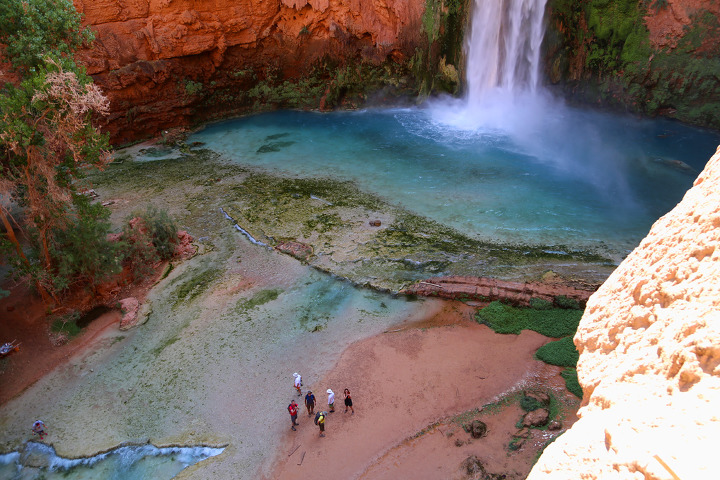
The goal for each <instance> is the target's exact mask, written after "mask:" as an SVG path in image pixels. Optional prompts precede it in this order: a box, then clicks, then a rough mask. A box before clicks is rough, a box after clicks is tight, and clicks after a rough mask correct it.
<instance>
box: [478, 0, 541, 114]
mask: <svg viewBox="0 0 720 480" xmlns="http://www.w3.org/2000/svg"><path fill="white" fill-rule="evenodd" d="M546 1H547V0H475V6H474V8H473V14H472V24H471V32H470V35H469V37H468V40H467V46H466V48H467V82H468V104H469V106H471V107H473V106H477V105H478V104H479V103H480V102H481V101H482V100H483V98H484V97H485V96H486V94H487V93H488V92H489V91H496V90H498V89H499V90H501V91H503V92H507V93H514V92H530V93H533V92H535V91H536V90H537V88H538V84H539V71H540V47H541V44H542V40H543V35H544V33H545V27H544V23H543V20H544V16H545V3H546Z"/></svg>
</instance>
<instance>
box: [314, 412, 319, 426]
mask: <svg viewBox="0 0 720 480" xmlns="http://www.w3.org/2000/svg"><path fill="white" fill-rule="evenodd" d="M319 419H320V412H317V413H315V425H317V424H318V420H319Z"/></svg>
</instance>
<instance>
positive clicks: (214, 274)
mask: <svg viewBox="0 0 720 480" xmlns="http://www.w3.org/2000/svg"><path fill="white" fill-rule="evenodd" d="M221 273H222V270H220V269H218V268H208V269H206V270H200V269H193V270H191V271H190V272H189V273H188V274H187V275H186V276H187V277H189V278H188V279H187V280H186V281H185V282H183V283H182V284H180V285H179V286H178V287H177V288H176V289H175V291H174V292H173V295H174V296H175V297H176V298H177V300H176V301H175V305H174V306H175V307H177V306H178V304H180V303H181V302H183V301H188V302H189V301H191V300H193V299H194V298H196V297H198V296H199V295H201V294H203V293H204V292H205V291H207V289H208V288H210V285H211V284H212V282H214V281H215V280H216V279H217V278H218V277H220V274H221Z"/></svg>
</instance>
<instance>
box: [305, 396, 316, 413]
mask: <svg viewBox="0 0 720 480" xmlns="http://www.w3.org/2000/svg"><path fill="white" fill-rule="evenodd" d="M305 407H306V408H307V412H308V417H309V416H311V415H312V414H313V413H314V411H315V395H313V392H312V390H308V392H307V394H305Z"/></svg>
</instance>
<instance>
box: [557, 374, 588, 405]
mask: <svg viewBox="0 0 720 480" xmlns="http://www.w3.org/2000/svg"><path fill="white" fill-rule="evenodd" d="M560 375H562V377H563V378H564V379H565V388H567V389H568V391H569V392H570V393H572V394H573V395H575V396H576V397H578V398H580V399H581V398H583V391H582V387H581V386H580V381H579V380H578V376H577V370H576V369H574V368H566V369H565V370H563V371H562V373H561V374H560Z"/></svg>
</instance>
